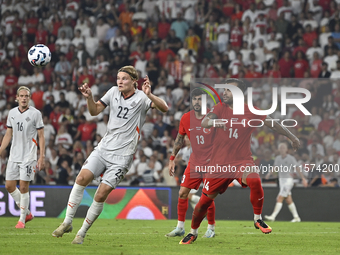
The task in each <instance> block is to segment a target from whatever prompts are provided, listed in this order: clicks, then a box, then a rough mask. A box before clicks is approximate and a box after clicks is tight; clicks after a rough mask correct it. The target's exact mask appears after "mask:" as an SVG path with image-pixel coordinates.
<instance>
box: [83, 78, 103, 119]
mask: <svg viewBox="0 0 340 255" xmlns="http://www.w3.org/2000/svg"><path fill="white" fill-rule="evenodd" d="M78 89H79V91H80V92H81V93H82V94H83V96H84V97H85V98H86V103H87V108H88V110H89V112H90V114H91V115H92V116H97V115H98V114H99V113H101V112H102V111H103V110H104V109H105V106H104V105H103V104H102V103H100V102H99V101H98V102H95V101H94V100H93V96H92V91H91V89H90V87H89V85H88V84H87V83H84V84H83V85H81V86H80V87H78Z"/></svg>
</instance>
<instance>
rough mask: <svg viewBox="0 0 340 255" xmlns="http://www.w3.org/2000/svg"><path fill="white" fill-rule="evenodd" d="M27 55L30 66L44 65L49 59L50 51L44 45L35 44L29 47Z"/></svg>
mask: <svg viewBox="0 0 340 255" xmlns="http://www.w3.org/2000/svg"><path fill="white" fill-rule="evenodd" d="M27 57H28V61H29V62H30V63H31V65H32V66H45V65H47V64H48V63H50V61H51V51H50V49H49V48H48V47H47V46H46V45H44V44H37V45H34V46H32V47H31V48H30V49H29V51H28V53H27Z"/></svg>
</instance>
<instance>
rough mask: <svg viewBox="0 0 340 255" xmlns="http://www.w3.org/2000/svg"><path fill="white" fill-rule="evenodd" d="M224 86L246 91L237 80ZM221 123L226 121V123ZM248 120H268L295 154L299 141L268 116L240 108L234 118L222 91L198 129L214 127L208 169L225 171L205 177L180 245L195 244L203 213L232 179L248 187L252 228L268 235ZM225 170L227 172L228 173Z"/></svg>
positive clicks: (226, 92)
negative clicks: (198, 198)
mask: <svg viewBox="0 0 340 255" xmlns="http://www.w3.org/2000/svg"><path fill="white" fill-rule="evenodd" d="M226 84H228V85H234V86H237V87H239V88H240V89H241V90H242V91H245V88H246V87H245V85H244V83H243V82H242V81H240V80H238V79H227V81H226ZM221 119H224V120H228V123H225V121H222V120H221ZM232 119H233V121H232ZM252 119H257V120H262V121H263V120H264V119H270V120H271V121H264V124H265V125H266V126H268V127H269V128H271V129H272V130H273V131H276V132H278V133H279V134H281V135H284V136H286V137H288V138H289V139H290V140H291V142H292V146H293V148H294V149H295V150H296V149H297V148H298V147H299V145H300V142H299V139H298V138H297V137H296V136H294V135H293V134H292V133H291V132H290V131H289V130H288V129H287V128H285V127H283V126H282V125H281V124H280V123H278V122H276V121H274V120H273V119H271V118H270V117H268V116H261V115H255V114H253V113H252V112H251V111H250V110H249V108H248V106H247V105H246V104H245V105H244V115H234V114H233V96H232V93H231V92H230V90H229V89H225V90H224V92H223V104H219V105H217V106H215V107H213V108H212V109H211V111H210V112H209V113H208V114H207V115H206V116H205V118H204V119H203V121H202V127H205V128H210V127H212V126H213V125H214V122H215V127H218V128H217V129H216V133H215V137H216V138H218V139H214V144H213V149H212V154H211V163H210V166H215V167H216V169H217V164H218V165H219V166H220V167H221V169H223V167H226V168H225V169H226V170H227V171H226V172H222V173H216V174H212V175H211V176H208V174H206V176H205V178H204V185H203V191H202V192H203V194H204V195H202V196H201V198H200V201H199V202H198V204H197V205H196V207H195V210H194V213H193V216H192V222H191V232H190V233H189V234H188V235H187V236H186V237H185V238H183V240H182V241H181V242H180V244H190V243H192V242H194V241H195V240H196V238H197V235H198V232H197V230H198V227H199V225H200V223H201V221H202V220H203V218H204V215H205V214H206V212H207V208H208V207H209V206H210V205H211V203H212V202H213V201H214V198H215V197H216V196H217V195H218V194H222V193H224V192H225V191H226V189H227V188H228V185H229V184H230V183H231V182H232V181H233V180H235V179H236V180H238V181H239V182H240V183H241V185H242V186H243V187H247V186H248V187H249V188H250V202H251V204H252V206H253V210H254V226H255V228H257V229H261V231H262V232H263V233H265V234H269V233H270V232H271V231H272V229H271V227H269V226H268V225H267V224H266V223H265V222H264V221H263V220H262V217H261V213H262V207H263V199H264V194H263V189H262V185H261V179H260V176H259V174H258V169H256V166H255V164H254V161H253V159H252V155H251V151H250V140H251V134H252V132H253V131H254V129H255V127H251V126H249V125H248V124H247V123H248V121H249V120H252ZM216 123H217V124H216ZM231 123H233V124H231ZM258 123H259V121H257V122H255V121H254V123H252V124H251V125H254V126H255V125H258ZM229 166H231V168H229V169H228V167H229Z"/></svg>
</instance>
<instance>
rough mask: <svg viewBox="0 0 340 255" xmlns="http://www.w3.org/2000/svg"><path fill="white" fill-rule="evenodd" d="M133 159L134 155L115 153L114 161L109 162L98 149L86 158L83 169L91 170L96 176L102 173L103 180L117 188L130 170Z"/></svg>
mask: <svg viewBox="0 0 340 255" xmlns="http://www.w3.org/2000/svg"><path fill="white" fill-rule="evenodd" d="M132 160H133V155H129V156H119V155H114V156H113V157H112V162H108V161H106V160H105V159H104V158H102V157H101V156H100V153H99V152H98V151H97V150H94V151H92V152H91V154H90V156H89V157H88V158H87V159H86V161H85V162H84V164H83V166H82V168H81V169H88V170H90V171H91V172H92V173H93V175H94V178H97V177H99V176H101V175H102V182H103V183H105V184H106V185H109V186H110V187H112V188H114V189H115V188H116V186H117V185H118V184H119V183H120V182H121V181H122V180H123V179H124V177H125V175H126V173H127V172H128V171H129V169H130V166H131V164H132Z"/></svg>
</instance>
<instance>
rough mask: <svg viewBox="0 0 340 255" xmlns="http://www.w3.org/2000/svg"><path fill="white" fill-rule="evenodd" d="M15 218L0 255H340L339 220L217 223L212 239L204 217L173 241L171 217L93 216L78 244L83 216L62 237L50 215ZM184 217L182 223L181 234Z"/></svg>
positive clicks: (4, 226)
mask: <svg viewBox="0 0 340 255" xmlns="http://www.w3.org/2000/svg"><path fill="white" fill-rule="evenodd" d="M17 220H18V218H14V217H13V218H5V217H1V218H0V254H6V255H8V254H34V255H39V254H59V255H63V254H91V255H93V254H124V255H130V254H148V255H151V254H157V255H159V254H161V255H166V254H180V255H187V254H195V255H197V254H299V255H300V254H340V245H339V240H340V223H338V222H337V223H329V222H301V223H290V222H268V223H270V224H269V225H270V226H271V227H272V228H273V232H272V233H271V234H269V235H265V234H263V233H262V232H261V231H260V230H257V229H255V228H254V226H253V222H251V221H217V222H216V237H215V238H211V239H207V238H202V236H203V234H204V232H205V231H206V226H207V222H206V221H204V222H203V223H202V226H201V228H200V231H199V236H198V238H197V240H196V242H195V243H193V244H191V245H179V244H178V242H179V241H180V240H181V237H171V238H167V237H165V236H164V235H165V234H166V233H168V232H170V231H171V230H172V229H173V228H174V227H175V226H176V223H177V221H176V220H166V221H137V220H104V219H98V220H97V221H96V222H95V223H94V225H93V226H92V228H91V229H90V230H89V232H88V234H87V236H86V238H85V241H84V243H83V244H82V245H72V244H71V242H72V240H73V238H74V237H75V235H76V233H77V231H78V230H79V228H80V226H81V224H82V222H83V220H82V219H79V218H78V219H75V220H74V222H73V231H72V233H66V234H64V236H63V237H62V238H56V237H52V235H51V233H52V232H53V230H54V229H55V228H57V227H58V226H59V224H60V223H61V220H60V219H56V218H35V219H34V220H33V221H32V222H29V223H27V224H26V229H15V227H14V226H15V225H16V223H17ZM189 230H190V220H187V222H186V233H188V231H189Z"/></svg>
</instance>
